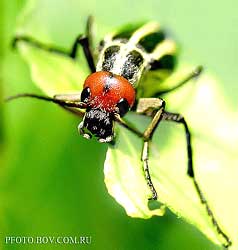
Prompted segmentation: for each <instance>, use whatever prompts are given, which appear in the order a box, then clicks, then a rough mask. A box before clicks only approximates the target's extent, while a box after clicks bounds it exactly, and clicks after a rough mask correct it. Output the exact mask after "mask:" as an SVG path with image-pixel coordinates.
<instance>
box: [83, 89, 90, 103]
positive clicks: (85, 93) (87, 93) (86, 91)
mask: <svg viewBox="0 0 238 250" xmlns="http://www.w3.org/2000/svg"><path fill="white" fill-rule="evenodd" d="M90 95H91V92H90V88H89V87H86V88H85V89H83V91H82V93H81V102H85V103H87V102H88V101H89V97H90Z"/></svg>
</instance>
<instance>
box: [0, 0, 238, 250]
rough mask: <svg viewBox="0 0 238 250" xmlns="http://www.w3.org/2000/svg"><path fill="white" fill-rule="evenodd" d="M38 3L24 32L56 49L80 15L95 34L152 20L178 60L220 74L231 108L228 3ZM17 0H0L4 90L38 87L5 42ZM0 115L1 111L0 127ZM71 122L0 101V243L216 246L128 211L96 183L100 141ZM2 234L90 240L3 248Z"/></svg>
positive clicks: (235, 47) (236, 54) (237, 50)
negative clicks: (172, 43)
mask: <svg viewBox="0 0 238 250" xmlns="http://www.w3.org/2000/svg"><path fill="white" fill-rule="evenodd" d="M39 2H40V4H38V6H40V7H41V8H42V11H41V12H40V15H39V16H34V17H29V18H32V20H33V21H32V23H31V24H28V26H27V27H26V30H27V31H28V32H29V34H32V36H34V37H36V38H37V37H39V38H40V39H41V40H46V41H47V39H48V41H53V42H54V43H55V44H57V45H60V46H62V47H65V48H70V46H71V44H72V42H73V40H74V38H75V37H76V35H77V34H78V33H81V32H82V31H83V30H84V25H85V20H86V17H87V15H88V14H93V15H94V16H95V20H96V23H97V31H98V33H99V34H100V35H102V34H103V33H104V32H107V31H109V30H111V29H112V28H114V27H116V26H117V25H120V24H123V23H126V22H133V21H138V20H141V19H142V20H144V19H148V20H158V21H160V22H161V23H162V24H163V26H165V27H168V29H169V30H170V32H171V34H172V35H173V36H174V37H175V39H176V40H177V41H178V42H179V43H180V44H181V47H182V49H181V55H180V56H181V60H184V61H188V62H190V63H192V64H194V65H198V64H202V65H204V66H205V68H207V69H209V71H211V72H213V73H214V74H215V75H216V76H217V77H218V78H219V79H220V80H221V83H222V85H221V87H222V88H223V90H224V96H225V97H229V101H230V105H231V107H236V108H237V93H238V85H237V80H238V76H237V74H236V72H237V61H238V60H237V58H238V32H237V26H238V15H237V13H236V10H237V8H238V2H237V1H234V0H230V1H220V2H218V1H215V0H211V1H209V2H208V1H205V0H201V1H199V2H198V1H196V2H194V1H189V0H181V1H175V0H166V1H165V0H161V1H157V0H149V1H143V2H139V1H135V0H133V1H125V0H123V1H114V2H112V1H108V0H102V1H96V0H88V1H82V0H69V1H63V0H48V1H47V0H42V1H39ZM25 3H26V1H25V0H12V1H7V0H0V7H1V8H0V27H1V43H0V49H1V51H0V56H1V58H0V59H1V64H0V65H1V76H0V81H1V83H2V82H3V87H4V96H8V95H12V94H15V93H21V92H34V93H40V91H39V90H38V89H37V88H36V87H35V86H34V84H33V83H32V81H31V78H30V71H29V68H28V66H27V65H26V64H25V63H24V61H23V60H22V58H21V57H20V56H19V54H18V53H17V52H14V51H12V50H10V46H9V44H10V41H11V39H12V37H14V33H15V28H16V17H17V15H18V14H19V12H20V11H21V10H22V9H23V7H24V5H25ZM49 37H50V38H49ZM1 88H2V86H0V95H1ZM0 105H1V102H0ZM0 116H1V110H0ZM2 121H3V119H2V117H1V120H0V122H1V123H0V128H1V127H2V126H3V125H2V124H3V123H2ZM78 123H79V120H78V119H77V118H75V117H73V116H72V115H70V114H68V113H66V112H65V111H63V110H61V109H59V108H58V107H57V106H54V105H50V104H48V103H42V102H38V101H35V100H25V101H23V100H21V101H20V100H19V101H15V102H12V103H8V104H5V105H4V126H3V131H4V133H3V135H4V138H3V139H4V141H3V142H2V136H0V139H1V143H0V150H1V157H0V164H1V170H0V197H1V198H0V199H1V200H0V228H1V229H0V247H2V249H56V248H61V249H81V248H84V249H86V248H87V249H115V250H116V249H118V250H133V249H146V250H150V249H151V250H152V249H153V250H155V249H159V250H165V249H166V250H172V249H174V250H175V249H176V250H178V249H183V250H186V249H194V250H204V249H206V250H214V249H217V248H218V247H217V246H214V245H213V244H212V243H210V242H209V241H208V240H207V239H206V238H205V237H204V236H203V235H202V234H201V233H200V232H199V231H198V230H196V229H195V228H194V227H193V226H191V225H188V224H186V223H185V222H183V221H182V220H181V219H178V218H176V216H174V215H173V214H171V213H170V212H169V211H167V213H166V215H165V216H164V217H161V218H152V219H150V220H142V219H132V218H129V217H127V215H126V214H125V211H124V209H123V208H121V207H120V206H119V205H118V204H117V203H116V202H115V200H114V199H113V198H112V197H110V195H109V194H108V193H107V190H106V188H105V184H104V181H103V179H104V176H103V164H104V159H105V153H106V149H107V146H106V145H102V144H99V143H96V142H93V141H87V140H85V139H83V138H82V137H80V136H79V135H78V132H77V129H76V128H77V124H78ZM1 131H2V130H1ZM1 144H3V147H1ZM6 235H8V236H9V235H20V236H40V235H44V236H59V235H69V236H74V235H75V236H77V235H85V236H92V243H91V244H90V245H87V246H83V245H80V246H73V245H34V246H32V245H17V244H14V245H9V244H4V237H5V236H6Z"/></svg>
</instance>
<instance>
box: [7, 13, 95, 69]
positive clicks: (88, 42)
mask: <svg viewBox="0 0 238 250" xmlns="http://www.w3.org/2000/svg"><path fill="white" fill-rule="evenodd" d="M91 30H92V17H91V16H90V17H88V19H87V26H86V35H82V34H81V35H79V36H78V37H77V38H76V39H75V41H74V43H73V46H72V48H71V50H70V51H67V50H64V49H62V48H60V47H57V46H52V45H48V44H44V43H42V42H39V41H37V40H36V39H34V38H32V37H29V36H25V35H19V36H16V37H15V38H14V39H13V41H12V47H13V48H15V47H16V45H17V43H18V42H19V41H25V42H27V43H29V44H31V45H32V46H35V47H37V48H40V49H42V50H46V51H49V52H53V53H58V54H61V55H65V56H68V57H71V58H72V59H75V58H76V56H77V51H78V48H79V45H80V46H82V48H83V52H84V55H85V57H86V59H87V63H88V66H89V68H90V70H91V72H95V71H96V67H95V62H94V58H93V54H92V31H91Z"/></svg>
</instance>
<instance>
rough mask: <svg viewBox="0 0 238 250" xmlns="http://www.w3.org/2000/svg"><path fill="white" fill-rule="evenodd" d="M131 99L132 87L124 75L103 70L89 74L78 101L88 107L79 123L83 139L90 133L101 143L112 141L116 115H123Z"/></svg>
mask: <svg viewBox="0 0 238 250" xmlns="http://www.w3.org/2000/svg"><path fill="white" fill-rule="evenodd" d="M134 101H135V89H134V88H133V86H132V85H131V83H130V82H129V81H128V80H126V79H125V78H124V77H122V76H119V75H115V74H112V73H110V72H106V71H99V72H95V73H92V74H91V75H89V76H88V77H87V79H86V80H85V82H84V88H83V91H82V93H81V102H84V103H85V104H86V107H87V108H86V113H85V116H84V119H83V122H82V123H80V125H79V130H80V133H81V134H82V135H83V136H84V137H86V138H91V134H93V135H95V136H96V137H99V141H101V142H109V141H111V140H112V139H113V123H114V120H115V114H119V115H120V116H124V115H125V114H126V113H127V112H128V111H129V109H130V108H131V107H132V106H133V104H134ZM85 130H87V131H88V132H90V134H89V133H87V132H86V131H85Z"/></svg>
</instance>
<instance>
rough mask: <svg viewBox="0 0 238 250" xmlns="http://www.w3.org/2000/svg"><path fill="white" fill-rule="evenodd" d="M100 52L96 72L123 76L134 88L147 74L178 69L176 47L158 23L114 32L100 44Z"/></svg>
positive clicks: (128, 27)
mask: <svg viewBox="0 0 238 250" xmlns="http://www.w3.org/2000/svg"><path fill="white" fill-rule="evenodd" d="M99 50H100V54H99V58H98V63H97V66H96V70H97V71H109V72H112V73H114V74H117V75H121V76H123V77H124V78H126V79H127V80H128V81H129V82H130V83H131V84H132V85H133V86H134V87H137V85H138V82H139V80H140V78H141V76H142V74H145V73H146V72H147V71H149V70H163V69H167V70H171V71H172V70H173V68H174V66H175V58H176V56H175V54H176V45H175V43H174V42H173V41H172V40H170V39H168V38H166V35H165V32H164V31H162V30H160V25H159V24H158V23H156V22H150V23H145V24H140V25H134V26H127V27H125V28H124V29H122V30H121V31H119V32H115V33H111V34H109V35H107V36H106V37H105V38H104V40H103V41H101V43H100V49H99Z"/></svg>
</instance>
